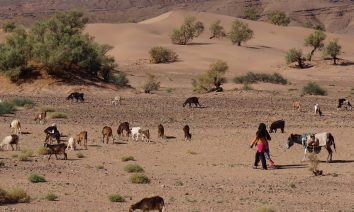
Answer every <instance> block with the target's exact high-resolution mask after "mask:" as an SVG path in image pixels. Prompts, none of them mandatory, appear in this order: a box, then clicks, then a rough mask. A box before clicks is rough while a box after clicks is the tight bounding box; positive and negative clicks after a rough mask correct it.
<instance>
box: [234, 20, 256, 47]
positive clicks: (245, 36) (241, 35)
mask: <svg viewBox="0 0 354 212" xmlns="http://www.w3.org/2000/svg"><path fill="white" fill-rule="evenodd" d="M228 37H229V39H230V40H231V42H232V44H237V45H238V46H241V43H242V42H246V41H248V40H250V39H251V38H252V37H253V31H252V30H251V29H250V28H249V27H248V25H247V24H245V23H243V22H241V21H238V20H235V21H234V22H233V23H232V27H231V31H230V33H229V35H228Z"/></svg>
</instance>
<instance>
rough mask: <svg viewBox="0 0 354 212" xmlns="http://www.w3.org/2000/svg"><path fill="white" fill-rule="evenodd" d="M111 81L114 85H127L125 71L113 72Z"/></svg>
mask: <svg viewBox="0 0 354 212" xmlns="http://www.w3.org/2000/svg"><path fill="white" fill-rule="evenodd" d="M111 82H112V83H113V84H115V85H118V86H121V87H123V86H127V85H128V83H129V80H128V78H127V74H126V73H124V72H119V73H118V74H113V76H111Z"/></svg>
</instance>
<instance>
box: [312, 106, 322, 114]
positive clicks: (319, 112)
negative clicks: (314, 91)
mask: <svg viewBox="0 0 354 212" xmlns="http://www.w3.org/2000/svg"><path fill="white" fill-rule="evenodd" d="M314 109H315V115H317V113H318V114H319V115H320V116H322V111H321V108H320V105H319V104H315V106H314Z"/></svg>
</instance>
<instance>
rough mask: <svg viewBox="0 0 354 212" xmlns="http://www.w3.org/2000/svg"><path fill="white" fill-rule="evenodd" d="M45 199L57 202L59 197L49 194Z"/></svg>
mask: <svg viewBox="0 0 354 212" xmlns="http://www.w3.org/2000/svg"><path fill="white" fill-rule="evenodd" d="M45 199H46V200H48V201H56V200H57V199H58V196H57V195H55V194H53V193H48V194H47V196H45Z"/></svg>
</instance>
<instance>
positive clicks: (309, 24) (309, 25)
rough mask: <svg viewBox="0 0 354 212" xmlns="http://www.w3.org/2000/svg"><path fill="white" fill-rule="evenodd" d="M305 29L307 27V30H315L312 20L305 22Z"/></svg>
mask: <svg viewBox="0 0 354 212" xmlns="http://www.w3.org/2000/svg"><path fill="white" fill-rule="evenodd" d="M304 27H306V28H313V24H312V22H311V21H310V20H306V21H305V22H304Z"/></svg>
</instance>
